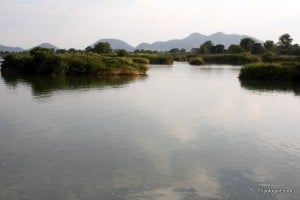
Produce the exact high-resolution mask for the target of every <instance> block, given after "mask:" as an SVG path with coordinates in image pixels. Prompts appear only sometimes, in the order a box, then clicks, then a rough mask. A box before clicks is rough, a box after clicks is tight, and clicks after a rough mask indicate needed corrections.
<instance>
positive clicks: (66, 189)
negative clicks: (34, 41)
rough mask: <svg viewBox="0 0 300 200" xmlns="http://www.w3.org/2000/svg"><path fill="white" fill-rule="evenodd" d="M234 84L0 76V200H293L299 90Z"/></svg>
mask: <svg viewBox="0 0 300 200" xmlns="http://www.w3.org/2000/svg"><path fill="white" fill-rule="evenodd" d="M238 73H239V67H232V66H213V65H212V66H202V67H195V66H189V65H188V64H186V63H175V64H174V65H173V66H152V67H151V68H150V70H149V72H148V76H147V77H142V78H109V79H107V78H106V79H104V78H96V79H95V78H91V77H72V78H64V79H63V78H61V79H51V78H41V77H19V78H12V77H5V76H2V77H1V78H0V199H6V200H11V199H32V200H35V199H37V200H39V199H49V200H53V199H67V200H69V199H72V200H77V199H87V200H89V199H107V200H110V199H170V200H179V199H197V200H199V199H205V200H212V199H230V200H231V199H245V200H253V199H300V123H299V116H300V96H299V94H300V92H299V91H300V90H299V87H297V86H295V85H282V84H277V85H276V84H275V83H268V84H267V83H251V82H250V83H240V81H239V80H238V78H237V76H238ZM269 189H272V190H269Z"/></svg>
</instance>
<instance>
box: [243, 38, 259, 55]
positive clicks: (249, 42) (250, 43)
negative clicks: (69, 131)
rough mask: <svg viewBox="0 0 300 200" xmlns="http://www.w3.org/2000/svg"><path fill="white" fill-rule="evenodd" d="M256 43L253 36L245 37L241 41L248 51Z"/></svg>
mask: <svg viewBox="0 0 300 200" xmlns="http://www.w3.org/2000/svg"><path fill="white" fill-rule="evenodd" d="M254 44H255V41H254V40H253V39H252V38H249V37H248V38H244V39H242V40H241V42H240V46H241V47H242V48H243V49H244V50H245V51H247V52H250V51H251V50H252V48H253V46H254Z"/></svg>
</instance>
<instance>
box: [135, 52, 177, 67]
mask: <svg viewBox="0 0 300 200" xmlns="http://www.w3.org/2000/svg"><path fill="white" fill-rule="evenodd" d="M132 56H133V57H134V56H138V57H140V58H144V59H147V60H149V62H150V64H153V65H172V64H173V62H174V58H173V56H172V55H170V54H165V53H160V54H158V53H153V54H133V55H132Z"/></svg>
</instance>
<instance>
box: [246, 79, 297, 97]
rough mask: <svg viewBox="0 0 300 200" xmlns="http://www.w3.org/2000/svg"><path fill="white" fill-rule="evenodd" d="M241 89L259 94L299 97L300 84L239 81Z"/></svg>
mask: <svg viewBox="0 0 300 200" xmlns="http://www.w3.org/2000/svg"><path fill="white" fill-rule="evenodd" d="M240 84H241V86H242V87H243V88H246V89H248V90H253V91H261V92H294V94H295V95H297V96H299V95H300V84H299V83H293V82H280V81H249V80H248V81H245V80H240Z"/></svg>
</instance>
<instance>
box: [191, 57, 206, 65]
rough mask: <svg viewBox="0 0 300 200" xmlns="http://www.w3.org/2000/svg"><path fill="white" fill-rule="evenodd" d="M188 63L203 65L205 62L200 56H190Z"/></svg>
mask: <svg viewBox="0 0 300 200" xmlns="http://www.w3.org/2000/svg"><path fill="white" fill-rule="evenodd" d="M189 63H190V64H191V65H203V64H205V62H204V60H203V59H202V58H201V57H196V58H192V59H191V60H190V62H189Z"/></svg>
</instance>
